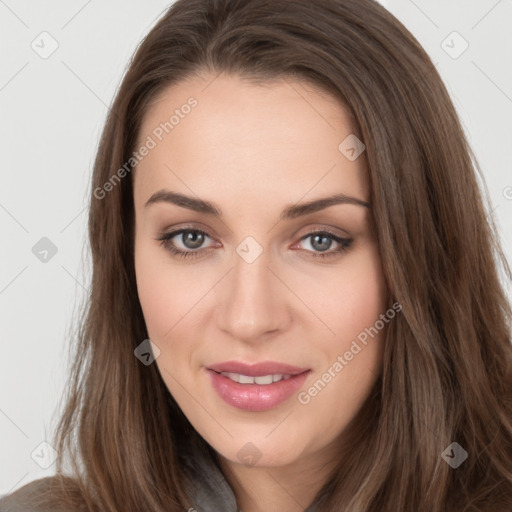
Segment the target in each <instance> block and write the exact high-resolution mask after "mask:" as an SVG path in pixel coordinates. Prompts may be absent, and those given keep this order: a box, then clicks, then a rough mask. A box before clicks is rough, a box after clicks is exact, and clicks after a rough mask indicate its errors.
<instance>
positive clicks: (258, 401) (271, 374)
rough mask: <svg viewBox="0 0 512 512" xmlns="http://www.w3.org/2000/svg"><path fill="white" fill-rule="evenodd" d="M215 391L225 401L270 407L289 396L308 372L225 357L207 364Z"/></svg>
mask: <svg viewBox="0 0 512 512" xmlns="http://www.w3.org/2000/svg"><path fill="white" fill-rule="evenodd" d="M206 370H207V373H208V374H209V376H210V382H211V384H212V387H213V388H214V390H215V391H216V392H217V394H218V395H219V396H220V398H222V399H223V400H224V402H226V403H227V404H229V405H231V406H232V407H235V408H237V409H242V410H245V411H253V412H256V411H266V410H270V409H273V408H275V407H277V406H278V405H280V404H281V403H283V402H285V401H286V400H287V399H288V398H290V397H291V396H292V395H293V394H294V393H295V392H297V391H298V389H299V388H300V387H301V386H302V385H303V383H304V381H305V380H306V378H307V376H308V375H309V373H310V372H311V370H310V369H309V368H299V367H297V366H291V365H288V364H282V363H277V362H272V361H270V362H263V363H257V364H246V363H241V362H238V361H226V362H224V363H219V364H215V365H211V366H209V367H207V368H206Z"/></svg>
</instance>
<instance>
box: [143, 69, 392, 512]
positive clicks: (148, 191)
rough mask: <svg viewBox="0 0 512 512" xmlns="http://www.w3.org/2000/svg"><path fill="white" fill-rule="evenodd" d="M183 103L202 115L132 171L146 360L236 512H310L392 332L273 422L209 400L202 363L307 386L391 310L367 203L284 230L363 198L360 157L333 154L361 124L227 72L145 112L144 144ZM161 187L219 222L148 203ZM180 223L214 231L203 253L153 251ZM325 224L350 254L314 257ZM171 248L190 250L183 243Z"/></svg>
mask: <svg viewBox="0 0 512 512" xmlns="http://www.w3.org/2000/svg"><path fill="white" fill-rule="evenodd" d="M191 96H193V97H194V98H195V99H196V100H197V101H198V104H197V106H196V107H195V108H194V109H192V111H191V112H190V113H189V114H188V115H187V116H185V117H184V118H183V119H180V122H179V124H178V125H177V126H176V127H175V128H174V129H173V130H172V131H171V132H170V133H169V134H167V135H165V137H164V138H163V140H162V141H161V142H159V143H158V144H157V146H156V147H155V148H154V149H152V150H151V151H150V152H149V154H148V155H147V156H146V157H145V158H144V159H143V160H142V161H141V162H140V163H139V164H138V165H137V167H136V171H135V175H134V204H135V216H136V229H135V269H136V276H137V288H138V294H139V299H140V303H141V306H142V310H143V313H144V317H145V321H146V326H147V329H148V334H149V337H150V339H151V340H152V341H153V342H154V343H155V344H156V345H157V346H158V348H159V349H160V355H159V357H158V358H157V359H156V362H155V364H157V365H158V369H159V371H160V372H161V375H162V377H163V379H164V381H165V383H166V385H167V387H168V389H169V391H170V393H171V394H172V395H173V396H174V398H175V399H176V401H177V403H178V404H179V406H180V407H181V408H182V410H183V412H184V413H185V415H186V416H187V418H188V419H189V420H190V422H191V423H192V425H193V426H194V427H195V429H196V430H197V431H198V432H199V433H200V434H201V435H202V436H203V437H204V438H205V439H206V441H208V443H210V445H211V446H213V448H215V450H216V451H217V452H218V453H219V454H220V458H221V464H222V467H223V470H224V473H225V475H226V478H227V479H228V481H229V483H230V484H231V486H232V488H233V489H234V492H235V495H236V498H237V503H238V506H239V507H240V508H242V509H243V510H244V512H259V511H268V510H287V511H292V512H293V511H295V510H297V511H298V510H304V509H305V508H306V507H307V506H308V505H309V504H310V503H311V502H312V501H313V499H314V496H315V494H316V493H317V492H318V490H319V489H320V488H321V486H322V485H323V483H324V482H325V481H326V479H327V476H328V471H329V470H330V469H331V468H332V467H333V465H334V464H335V463H336V462H337V461H338V459H339V457H340V455H339V453H336V451H335V450H334V449H333V445H334V443H337V442H339V440H340V439H342V437H343V432H344V430H345V428H346V426H347V424H348V423H349V422H350V420H351V419H352V418H353V417H354V416H355V415H356V413H357V412H358V411H359V409H360V408H361V405H362V404H363V402H364V401H365V399H366V398H367V396H368V394H369V392H370V391H371V389H372V387H373V385H374V383H375V381H376V378H377V376H378V374H379V373H380V370H381V366H382V350H383V343H384V336H385V328H384V329H382V330H381V331H380V332H379V334H378V335H376V336H374V337H373V338H372V339H370V340H369V342H368V344H367V345H366V346H365V347H364V348H363V349H362V350H361V351H360V352H359V353H358V354H357V355H356V356H354V358H353V359H352V360H351V361H350V362H349V363H348V364H347V366H345V367H344V368H343V370H342V371H341V372H339V373H338V374H337V375H336V377H335V378H333V379H332V380H331V382H329V383H328V384H327V385H326V386H325V387H324V388H323V389H322V391H321V392H319V393H318V394H317V395H316V396H315V397H314V398H312V399H311V401H310V402H309V403H308V404H306V405H304V404H301V403H300V402H299V400H298V398H297V395H293V396H292V397H291V398H290V399H288V400H287V401H285V402H284V403H282V404H280V405H279V406H278V407H276V408H275V409H273V410H270V411H264V412H247V411H242V410H238V409H236V408H234V407H232V406H230V405H228V404H226V403H225V402H224V401H223V400H221V398H220V397H219V396H218V395H217V393H216V391H215V390H214V389H213V388H212V386H211V384H210V379H209V378H208V375H207V372H206V370H205V367H207V366H208V365H209V364H212V363H218V362H222V361H228V360H239V361H243V362H247V363H253V362H261V361H278V362H283V363H288V364H292V365H295V366H299V367H306V368H310V369H311V373H310V375H309V376H308V378H307V380H306V382H305V384H304V386H303V387H302V388H301V391H304V390H306V391H307V389H308V388H309V387H311V386H312V385H313V383H314V382H316V381H317V380H318V379H319V378H321V376H322V374H323V373H324V372H325V371H326V370H327V369H328V368H329V367H332V365H333V363H334V362H335V361H336V360H337V357H338V356H339V355H343V354H344V353H345V352H346V351H347V350H348V349H349V348H350V346H351V343H352V342H353V341H354V340H355V339H356V337H357V335H358V334H359V333H361V332H362V331H364V329H365V328H368V327H370V326H373V325H374V323H375V322H376V320H377V319H378V318H379V315H381V314H382V313H385V311H386V309H387V300H386V297H387V289H386V285H385V279H384V276H383V272H382V267H381V261H380V256H379V251H378V247H377V243H376V240H375V236H374V234H373V232H372V229H371V216H370V212H369V209H368V208H365V207H362V206H359V205H354V204H338V205H334V206H330V207H328V208H326V209H323V210H321V211H318V212H315V213H311V214H308V215H306V216H302V217H297V218H294V219H290V220H282V221H279V215H280V213H281V211H282V210H283V209H284V208H285V207H286V206H289V205H293V204H296V203H298V202H299V203H303V202H308V201H311V200H314V199H318V198H321V197H326V196H330V195H332V194H334V193H343V194H346V195H348V196H352V197H354V198H357V199H360V200H363V201H366V202H368V201H369V195H368V192H369V191H368V186H367V183H366V178H365V177H366V170H365V161H364V153H363V155H362V156H360V157H359V158H357V159H356V160H355V161H353V162H351V161H349V160H348V159H347V158H345V156H344V155H343V154H342V153H341V152H340V151H339V150H338V145H339V144H340V142H341V141H343V140H344V139H345V138H346V137H347V136H348V135H349V134H351V133H354V128H353V125H352V123H351V119H350V117H349V116H348V115H347V114H346V112H345V111H344V109H343V108H342V106H341V105H340V103H339V102H338V101H336V100H335V99H334V98H333V97H331V96H330V95H328V94H326V93H324V92H321V91H320V90H318V89H317V88H315V87H313V86H312V85H308V84H305V83H301V82H298V81H290V80H276V81H273V82H268V83H265V84H260V85H255V84H253V83H250V82H248V81H246V80H242V79H241V78H240V77H238V76H227V75H220V76H217V77H215V75H203V76H202V77H199V76H196V77H194V78H193V79H188V81H186V82H181V83H179V84H178V85H174V86H172V87H170V88H169V89H167V90H166V91H165V93H164V94H162V95H160V97H158V98H157V100H156V101H154V102H153V103H152V105H151V106H150V108H149V109H148V111H147V112H146V115H145V117H144V121H143V124H142V127H141V130H140V134H139V142H140V143H143V141H144V140H145V139H146V137H147V136H148V135H151V133H152V130H154V128H155V127H156V126H158V125H159V124H160V123H161V122H163V121H165V120H167V119H168V118H169V115H170V114H169V113H172V111H174V109H176V108H180V106H181V105H183V104H184V103H186V101H187V99H188V98H189V97H191ZM161 189H166V190H170V191H174V192H179V193H182V194H186V195H190V196H193V197H196V198H197V197H199V198H201V199H204V200H208V201H210V202H213V203H215V204H216V205H217V207H218V208H219V209H221V211H222V213H223V216H222V217H220V218H215V217H214V216H212V215H208V214H204V213H198V212H194V211H192V210H189V209H186V208H183V207H180V206H177V205H174V204H171V203H166V202H157V203H153V204H151V205H150V206H145V203H146V201H147V200H148V199H149V197H150V196H151V195H152V194H154V193H155V192H157V191H159V190H161ZM183 227H187V228H194V229H198V230H203V231H205V232H206V233H207V236H206V238H205V239H204V243H203V245H201V246H200V247H201V248H202V249H203V253H202V254H201V255H199V256H198V257H196V258H191V259H179V258H177V257H176V256H173V255H172V254H170V252H169V250H168V249H167V248H166V247H165V246H164V245H162V244H161V242H159V241H158V240H156V239H157V238H158V237H159V236H161V235H162V234H164V233H170V232H172V231H175V230H177V229H179V228H183ZM322 229H324V230H325V229H328V230H329V231H332V232H333V233H335V234H336V235H337V236H340V237H344V238H351V239H352V240H353V241H352V244H351V245H350V246H349V247H348V249H347V250H346V251H344V252H340V253H336V254H335V255H334V256H332V257H330V258H325V259H322V258H320V257H316V258H315V256H314V255H315V254H318V253H322V251H321V248H320V249H319V248H318V244H316V245H315V244H314V243H313V242H314V241H313V239H312V237H311V236H310V237H307V235H308V234H310V233H311V232H314V231H321V230H322ZM247 236H252V237H253V238H254V239H255V240H256V241H257V242H258V244H259V245H260V246H261V248H262V250H263V252H262V253H261V255H260V256H259V257H258V258H257V259H256V260H255V261H253V262H252V263H247V262H246V261H245V260H244V259H243V258H242V257H240V256H239V254H238V253H237V252H236V248H237V246H238V245H239V244H240V242H242V241H243V240H244V239H245V238H246V237H247ZM172 241H173V242H174V245H175V246H176V247H177V248H179V249H182V250H188V251H189V252H192V251H194V250H195V251H197V250H198V249H194V248H193V247H194V246H190V245H188V246H187V245H184V241H183V238H182V235H181V234H179V235H176V236H174V238H173V239H172ZM172 241H171V242H168V245H172ZM329 241H330V242H331V245H330V247H329V248H328V250H327V251H325V252H331V253H334V251H335V250H336V249H337V248H338V247H340V244H338V243H337V242H336V241H335V240H334V239H328V240H327V243H328V242H329ZM204 248H207V249H206V250H204ZM208 248H210V249H208ZM249 442H250V443H252V444H253V445H254V446H255V447H256V448H257V450H258V456H259V459H258V460H257V461H256V463H255V464H254V465H249V466H248V465H244V464H242V463H241V461H240V460H239V457H238V456H237V453H238V451H239V450H240V449H241V448H242V447H244V446H245V445H246V444H247V443H249ZM255 459H256V457H255Z"/></svg>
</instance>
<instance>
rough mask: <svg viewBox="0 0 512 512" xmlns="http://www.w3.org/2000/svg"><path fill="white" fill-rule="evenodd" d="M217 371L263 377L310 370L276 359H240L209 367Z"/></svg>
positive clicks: (296, 373)
mask: <svg viewBox="0 0 512 512" xmlns="http://www.w3.org/2000/svg"><path fill="white" fill-rule="evenodd" d="M207 368H208V369H209V370H213V371H214V372H217V373H222V372H226V373H239V374H240V375H246V376H248V377H261V376H263V375H275V374H282V375H298V374H299V373H304V372H306V371H308V370H309V368H299V367H298V366H292V365H289V364H284V363H278V362H276V361H264V362H261V363H253V364H248V363H242V362H240V361H224V362H223V363H217V364H212V365H210V366H208V367H207Z"/></svg>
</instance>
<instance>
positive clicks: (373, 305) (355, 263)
mask: <svg viewBox="0 0 512 512" xmlns="http://www.w3.org/2000/svg"><path fill="white" fill-rule="evenodd" d="M322 297H323V298H322V299H319V302H320V310H321V311H322V312H323V313H324V318H325V322H326V324H328V325H329V327H330V328H331V330H332V331H334V333H335V334H334V335H333V336H331V337H329V336H327V337H326V338H325V340H326V342H327V343H328V345H329V346H330V347H331V350H329V352H332V349H336V350H340V349H342V348H343V347H344V345H346V344H347V342H348V344H350V342H351V340H352V339H354V338H355V337H357V336H358V334H359V333H361V332H362V331H364V329H365V328H369V327H370V326H372V325H374V323H375V321H376V320H377V319H378V318H379V315H380V314H382V313H384V312H385V310H386V306H387V304H386V298H387V287H386V282H385V279H384V276H383V272H382V267H381V262H380V258H379V254H378V250H377V248H376V247H374V246H371V247H370V248H368V250H366V251H360V252H358V254H357V255H354V256H353V258H352V259H351V260H350V262H349V261H348V260H347V264H346V266H345V267H344V268H342V269H341V270H340V272H336V273H333V275H332V276H331V279H329V281H328V283H327V287H326V289H325V292H324V293H323V294H322Z"/></svg>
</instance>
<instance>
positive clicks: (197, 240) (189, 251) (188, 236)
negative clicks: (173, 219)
mask: <svg viewBox="0 0 512 512" xmlns="http://www.w3.org/2000/svg"><path fill="white" fill-rule="evenodd" d="M174 238H176V241H173V239H174ZM207 238H210V239H211V237H210V236H209V235H208V234H207V233H205V232H204V231H201V230H199V229H191V228H183V229H179V230H177V231H172V232H171V233H164V234H163V235H162V236H161V237H159V238H157V240H158V241H160V243H161V245H163V246H164V247H165V248H166V249H167V250H168V251H169V252H170V253H171V254H172V255H173V256H176V257H178V258H194V257H196V256H198V255H199V254H200V253H202V252H204V251H205V250H207V248H202V247H201V246H202V245H203V244H204V242H205V240H206V239H207ZM177 244H178V247H177V246H176V245H177ZM179 244H181V245H182V248H180V247H179Z"/></svg>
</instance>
